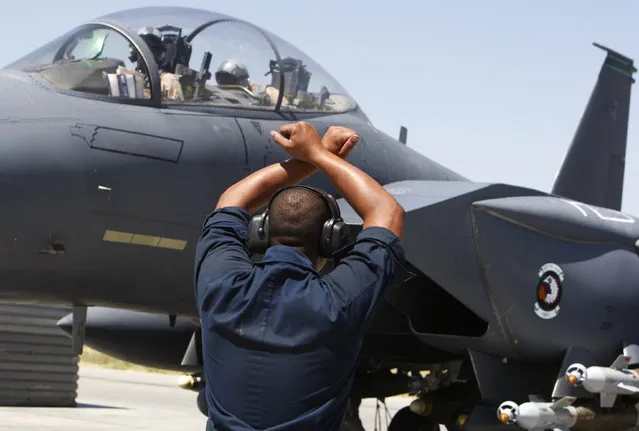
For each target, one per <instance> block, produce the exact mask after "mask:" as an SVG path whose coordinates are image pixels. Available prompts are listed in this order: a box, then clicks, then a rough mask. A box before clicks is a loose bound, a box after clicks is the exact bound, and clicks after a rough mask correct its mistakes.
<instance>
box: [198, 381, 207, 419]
mask: <svg viewBox="0 0 639 431" xmlns="http://www.w3.org/2000/svg"><path fill="white" fill-rule="evenodd" d="M197 409H198V410H199V411H200V413H202V414H203V415H204V416H206V417H207V418H208V417H209V404H208V403H207V402H206V388H204V389H201V390H200V391H199V392H198V393H197Z"/></svg>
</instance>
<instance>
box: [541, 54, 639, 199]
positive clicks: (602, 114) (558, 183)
mask: <svg viewBox="0 0 639 431" xmlns="http://www.w3.org/2000/svg"><path fill="white" fill-rule="evenodd" d="M594 45H595V46H596V47H598V48H601V49H603V50H604V51H606V52H607V56H606V59H605V60H604V63H603V65H602V66H601V70H600V72H599V77H598V79H597V83H596V84H595V88H594V89H593V91H592V94H591V95H590V100H588V105H586V109H585V111H584V114H583V116H582V117H581V121H580V122H579V126H578V127H577V131H576V132H575V136H574V137H573V140H572V143H571V144H570V148H569V150H568V153H567V154H566V158H565V159H564V162H563V164H562V166H561V169H560V170H559V174H558V175H557V179H556V180H555V184H554V186H553V189H552V193H553V194H556V195H559V196H563V197H566V198H569V199H574V200H577V201H581V202H585V203H587V204H591V205H597V206H601V207H606V208H611V209H616V210H620V209H621V201H622V198H623V183H624V168H625V159H626V139H627V136H628V114H629V110H630V88H631V86H632V84H633V83H634V79H633V78H632V75H633V73H634V72H636V71H637V69H635V67H634V65H633V60H631V59H629V58H628V57H625V56H623V55H621V54H619V53H617V52H615V51H612V50H610V49H608V48H606V47H604V46H601V45H599V44H596V43H595V44H594Z"/></svg>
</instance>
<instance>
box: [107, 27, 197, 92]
mask: <svg viewBox="0 0 639 431" xmlns="http://www.w3.org/2000/svg"><path fill="white" fill-rule="evenodd" d="M138 36H140V37H141V38H142V39H143V40H144V41H145V42H146V44H147V46H148V47H149V49H150V50H151V53H153V57H154V58H155V61H156V63H157V65H158V69H159V71H160V87H161V91H162V99H163V100H184V94H183V93H182V86H181V85H180V79H179V77H178V76H177V75H176V74H174V73H171V72H170V71H166V70H164V67H165V54H166V47H165V46H164V43H162V34H161V33H160V31H159V30H158V29H156V28H154V27H142V28H140V29H139V30H138ZM129 59H130V60H131V61H132V62H134V63H136V62H137V68H136V71H137V72H141V73H143V74H144V76H145V80H146V79H147V77H148V76H149V74H148V71H147V70H146V66H145V65H144V61H142V59H141V58H139V56H138V53H137V50H136V49H135V48H132V49H131V56H130V57H129ZM122 72H125V71H124V70H121V71H118V72H117V73H122ZM145 87H146V88H147V89H148V88H149V83H148V82H145ZM145 92H146V90H145Z"/></svg>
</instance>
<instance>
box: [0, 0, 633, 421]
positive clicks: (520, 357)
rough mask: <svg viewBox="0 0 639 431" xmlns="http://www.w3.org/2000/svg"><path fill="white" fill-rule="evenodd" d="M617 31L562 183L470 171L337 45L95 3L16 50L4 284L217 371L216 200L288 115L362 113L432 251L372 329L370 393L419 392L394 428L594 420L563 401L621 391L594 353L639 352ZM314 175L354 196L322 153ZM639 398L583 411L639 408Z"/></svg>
mask: <svg viewBox="0 0 639 431" xmlns="http://www.w3.org/2000/svg"><path fill="white" fill-rule="evenodd" d="M597 46H598V47H599V48H602V49H603V50H604V51H605V53H606V57H605V60H604V62H603V65H602V67H601V70H600V72H599V76H598V78H597V81H596V84H595V87H594V89H593V92H592V95H591V98H590V100H589V101H588V104H587V106H586V109H585V112H584V114H583V117H582V120H581V122H580V124H579V125H578V127H577V131H576V134H575V136H574V139H573V141H572V144H571V146H570V149H569V151H568V154H567V155H566V157H565V159H564V162H563V165H562V168H561V170H560V172H559V174H558V176H557V179H556V182H555V184H554V186H553V189H552V190H551V191H550V192H544V191H540V190H534V189H530V188H526V187H516V186H512V185H508V184H502V183H500V184H482V183H476V182H473V181H470V180H469V179H466V178H465V177H463V176H462V175H460V174H458V173H456V172H453V171H452V170H450V169H448V168H446V167H444V166H442V165H440V164H438V163H436V162H434V161H433V160H431V159H429V158H428V157H425V156H424V155H422V154H420V153H418V152H416V151H414V150H412V149H411V148H410V146H409V145H408V144H407V131H406V129H405V128H402V130H401V131H400V138H399V139H394V138H393V137H390V136H388V135H386V134H384V133H383V132H381V131H379V130H377V129H376V128H375V127H374V126H373V125H372V124H371V122H370V121H369V120H368V118H367V117H366V115H365V113H364V112H363V110H362V108H361V107H360V106H359V105H358V104H357V102H356V101H355V100H354V99H353V98H352V97H351V96H350V95H349V94H348V92H347V91H346V90H345V89H344V88H343V87H342V86H340V84H339V83H338V82H337V81H336V80H335V79H334V78H332V77H331V76H330V74H329V73H327V72H326V71H325V70H324V69H323V68H322V67H321V66H320V65H318V64H317V63H316V62H314V61H313V60H312V59H311V58H310V57H309V56H308V55H306V54H304V53H303V52H301V51H300V50H299V49H297V48H295V47H294V46H293V45H291V44H290V43H288V42H286V41H285V40H283V39H281V38H280V37H278V36H276V35H275V34H273V33H271V32H269V31H267V30H264V29H262V28H259V27H257V26H255V25H253V24H251V23H248V22H245V21H242V20H240V19H236V18H233V17H230V16H225V15H221V14H216V13H212V12H208V11H203V10H196V9H187V8H178V7H175V8H140V9H132V10H126V11H120V12H116V13H113V14H110V15H107V16H104V17H101V18H98V19H95V20H93V21H91V22H89V23H87V24H85V25H82V26H80V27H78V28H74V29H72V30H71V31H69V32H68V33H66V34H64V35H62V36H60V37H59V38H57V39H55V40H53V41H52V42H49V43H47V44H46V45H44V46H42V47H41V48H39V49H37V50H36V51H34V52H32V53H30V54H28V55H26V56H24V57H23V58H21V59H19V60H17V61H15V62H13V63H11V64H9V65H8V66H6V67H5V68H3V69H2V70H1V71H0V94H2V98H1V99H0V132H1V136H2V140H3V143H4V145H3V148H2V157H0V197H1V198H2V202H3V223H2V224H0V239H1V242H0V244H1V245H0V299H2V300H10V301H16V302H18V301H29V302H41V303H65V304H72V305H73V306H74V312H73V314H72V315H69V316H67V317H65V318H63V319H62V320H61V321H60V322H59V326H60V327H61V328H63V329H64V330H66V331H68V332H69V333H70V335H71V336H72V337H73V340H74V345H75V346H76V351H77V352H78V353H79V352H81V351H82V346H83V345H84V343H86V344H88V345H91V346H94V347H95V348H97V349H98V350H102V351H104V352H106V353H109V354H111V355H114V356H117V357H120V358H122V359H126V360H130V361H132V362H137V363H141V364H145V365H152V366H159V367H162V368H167V369H180V370H184V371H185V373H186V374H185V376H184V378H183V379H182V381H181V386H183V387H185V388H188V389H193V390H196V391H199V392H200V394H201V393H202V389H203V388H204V387H205V385H206V382H205V380H204V378H203V376H202V374H201V368H202V367H201V365H202V359H201V352H200V338H199V321H198V319H197V310H196V307H195V300H194V294H193V284H192V283H193V281H192V275H193V252H194V247H195V244H196V242H197V239H198V237H199V235H200V233H201V227H202V222H203V220H204V218H205V217H206V215H207V214H208V213H209V212H210V211H211V210H212V209H213V208H214V205H215V203H216V201H217V199H218V197H219V196H220V194H221V193H222V192H223V191H224V190H225V189H226V188H227V187H228V186H230V185H231V184H233V183H234V182H236V181H237V180H238V179H240V178H242V177H244V176H246V175H248V174H250V173H251V172H254V171H256V170H258V169H260V168H262V167H264V166H266V165H269V164H271V163H274V162H277V161H282V160H285V159H287V158H288V155H287V154H286V153H285V152H284V151H283V150H281V149H280V148H279V147H278V146H277V145H276V144H275V143H274V142H273V141H272V139H271V138H270V137H269V131H270V130H277V129H278V128H279V127H280V125H282V124H284V123H290V122H292V121H300V120H304V121H308V122H310V123H311V124H313V125H314V126H316V127H317V128H318V130H319V132H320V133H324V131H325V130H326V129H327V128H328V127H329V126H330V125H333V124H338V125H343V126H347V127H351V128H353V129H355V130H356V131H357V132H358V134H359V136H360V137H361V140H360V143H359V144H358V146H357V147H356V148H355V150H354V151H353V152H352V154H351V155H350V156H349V161H350V162H352V163H353V164H355V165H356V166H358V167H359V168H361V169H363V170H364V171H366V172H367V173H369V174H370V175H371V176H373V177H374V178H375V179H376V180H377V181H379V182H380V183H382V184H384V185H385V187H386V188H387V190H389V191H390V192H391V193H392V194H393V195H394V196H395V197H396V198H397V199H398V201H399V202H400V203H401V204H402V205H403V206H404V208H405V210H406V225H405V232H406V235H405V241H404V243H405V247H406V257H407V261H408V265H409V269H410V270H411V272H412V273H413V276H412V277H410V278H407V280H406V281H405V282H404V283H402V284H400V285H398V286H395V287H394V288H393V289H391V291H390V292H389V294H388V296H387V297H386V298H385V304H384V307H383V308H382V309H381V311H380V312H379V313H378V315H377V316H376V319H375V321H374V322H373V324H372V326H371V328H370V329H369V331H368V334H367V337H366V341H365V344H364V346H363V350H362V354H361V359H360V363H359V370H358V371H359V373H358V376H357V378H356V380H355V383H354V386H353V391H352V403H351V413H352V415H353V416H354V417H356V416H357V406H358V401H359V400H360V399H361V398H367V397H377V398H383V397H387V396H391V395H395V394H400V393H406V392H409V393H412V394H416V395H417V396H418V398H417V400H416V401H415V402H413V404H411V406H410V411H409V410H408V408H407V410H402V411H401V412H400V413H401V414H400V413H398V415H397V416H396V417H395V418H394V419H393V423H392V424H391V427H395V428H394V429H402V430H409V431H410V430H413V429H414V430H417V429H418V426H425V425H426V426H429V425H432V424H436V423H440V424H444V425H446V426H448V428H449V429H454V427H456V426H464V429H468V430H472V429H482V430H489V429H503V428H504V427H507V426H508V425H504V423H512V424H514V425H511V427H512V426H515V427H516V426H524V425H526V424H530V423H536V424H539V423H542V422H543V423H544V424H550V425H552V426H555V427H556V429H560V427H564V428H566V427H570V426H572V425H573V424H574V421H571V420H564V419H565V418H563V416H562V417H561V418H560V417H559V416H558V418H557V420H555V419H554V418H553V417H550V418H548V417H547V416H548V415H553V414H554V415H563V414H564V413H565V412H569V413H566V414H573V413H574V411H573V410H570V409H573V408H574V409H578V408H588V409H591V408H592V409H595V410H596V407H597V406H598V403H597V401H596V399H595V397H597V396H598V395H596V394H591V393H589V392H587V390H585V389H584V387H583V386H579V385H574V384H571V382H573V381H574V380H575V378H574V376H573V377H572V380H570V379H567V378H566V371H567V368H568V367H569V366H570V365H571V364H576V363H578V364H581V365H582V366H583V367H584V369H585V367H589V366H596V365H601V364H609V363H611V362H612V360H613V359H614V358H616V357H617V356H618V355H619V354H621V353H623V354H624V355H625V357H628V358H629V360H628V361H627V363H628V364H629V365H628V367H629V368H632V367H633V365H634V364H638V363H639V348H637V344H639V340H637V335H638V329H637V328H639V313H637V312H636V310H637V307H638V306H639V288H638V287H639V286H638V282H639V262H638V256H637V251H638V248H639V243H638V242H637V240H638V239H639V222H638V221H637V218H636V217H634V216H631V215H628V214H625V213H623V212H621V211H620V210H621V202H622V190H623V179H624V167H625V153H626V140H627V128H628V115H629V102H630V90H631V86H632V83H633V82H634V80H633V77H632V76H633V73H634V72H635V68H634V65H633V60H631V59H630V58H627V57H625V56H623V55H621V54H619V53H617V52H615V51H612V50H610V49H608V48H606V47H603V46H601V45H597ZM216 65H217V66H216ZM306 184H311V185H314V186H318V187H321V188H323V189H325V190H327V191H329V192H330V193H332V194H334V195H336V196H338V197H339V193H338V191H337V190H335V188H333V187H332V186H331V185H330V183H329V182H328V180H327V178H326V177H325V176H323V175H321V174H315V175H314V176H312V177H311V178H310V179H309V180H308V181H307V182H306ZM340 207H341V210H342V214H343V217H344V218H345V220H346V221H347V223H349V225H350V226H351V227H352V228H353V232H356V231H357V229H358V228H361V220H360V219H359V218H358V217H357V215H356V214H355V213H354V211H353V210H352V208H350V207H349V205H348V204H347V203H346V202H345V201H343V199H340ZM87 310H88V312H87ZM425 370H426V371H428V373H426V372H424V371H425ZM420 371H421V372H420ZM568 374H570V373H568ZM570 376H572V374H570V375H569V377H570ZM613 386H614V385H613ZM543 397H545V398H546V399H548V398H552V399H554V400H559V399H564V400H571V403H567V402H565V401H556V402H555V401H551V402H542V401H541V400H542V399H543ZM573 398H575V399H576V401H574V402H573ZM630 399H631V396H629V395H624V394H621V395H619V396H618V397H617V398H616V400H617V401H616V402H617V408H618V409H620V410H617V411H615V413H609V412H608V411H597V412H596V414H595V417H594V419H593V418H592V415H583V414H581V415H578V416H579V418H578V420H577V421H576V423H577V424H580V423H581V422H580V421H581V419H580V418H582V417H588V418H589V420H590V423H597V421H600V420H601V421H606V420H608V421H609V420H612V421H613V422H614V423H616V424H617V425H619V424H620V423H621V422H623V419H619V416H618V415H621V417H622V418H628V417H632V418H634V419H633V420H635V421H636V415H637V414H636V411H635V410H633V409H634V407H633V406H631V405H630V404H628V402H629V401H628V400H630ZM528 400H531V401H530V402H529V403H527V404H525V409H524V407H523V405H522V407H521V409H520V407H519V406H518V405H517V404H516V403H522V402H526V401H528ZM504 402H505V404H504ZM530 403H537V404H533V405H532V407H531V404H530ZM580 403H585V404H583V405H580ZM589 403H590V404H589ZM593 403H594V404H593ZM568 404H570V405H568ZM198 405H199V407H200V410H202V411H203V412H204V413H205V412H206V405H205V403H204V401H203V399H202V397H201V396H199V397H198ZM591 405H592V406H593V407H588V406H591ZM522 409H524V410H525V412H524V413H525V414H524V413H522V412H523V411H524V410H522ZM631 410H632V411H631ZM575 411H576V410H575ZM589 411H590V410H589ZM531 412H532V413H531ZM571 412H572V413H571ZM619 412H621V413H619ZM633 412H634V413H633ZM535 414H537V415H541V414H544V415H546V416H544V421H545V422H544V421H539V420H537V419H536V418H535V417H534V415H535ZM518 415H519V416H518ZM522 415H523V416H522ZM531 415H532V416H531ZM611 415H612V416H611ZM615 415H617V416H615ZM633 415H634V416H633ZM524 416H525V420H524V419H522V420H521V421H519V422H518V418H519V417H522V418H523V417H524ZM611 418H612V419H611ZM593 420H594V421H595V422H593ZM415 421H417V422H418V423H419V424H418V425H415ZM615 421H616V422H615ZM606 423H608V422H606ZM516 424H519V425H516ZM553 424H554V425H553ZM550 425H549V426H550ZM526 426H528V425H526ZM564 428H561V429H564ZM351 429H356V428H351ZM422 429H423V428H422ZM607 429H617V428H614V427H611V428H607Z"/></svg>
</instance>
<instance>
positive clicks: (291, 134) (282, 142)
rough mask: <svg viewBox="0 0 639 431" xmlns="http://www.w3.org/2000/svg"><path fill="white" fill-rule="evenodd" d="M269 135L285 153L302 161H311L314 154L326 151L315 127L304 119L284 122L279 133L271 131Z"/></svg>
mask: <svg viewBox="0 0 639 431" xmlns="http://www.w3.org/2000/svg"><path fill="white" fill-rule="evenodd" d="M271 136H272V137H273V139H274V140H275V142H277V143H278V144H279V146H280V147H282V148H284V150H285V151H286V152H287V153H289V154H290V155H291V156H293V157H294V158H296V159H297V160H301V161H303V162H307V163H311V160H312V159H313V157H314V156H315V155H316V154H318V153H321V152H322V151H326V149H325V148H324V147H323V146H322V140H321V139H320V137H319V134H318V133H317V130H316V129H315V127H313V126H311V125H310V124H308V123H306V122H305V121H300V122H299V123H295V124H285V125H283V126H282V127H280V132H279V133H277V132H276V131H272V132H271Z"/></svg>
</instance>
